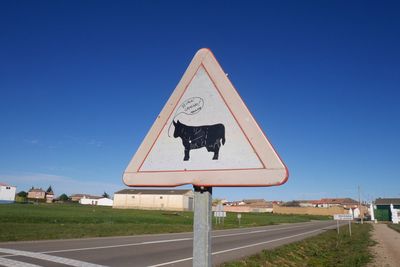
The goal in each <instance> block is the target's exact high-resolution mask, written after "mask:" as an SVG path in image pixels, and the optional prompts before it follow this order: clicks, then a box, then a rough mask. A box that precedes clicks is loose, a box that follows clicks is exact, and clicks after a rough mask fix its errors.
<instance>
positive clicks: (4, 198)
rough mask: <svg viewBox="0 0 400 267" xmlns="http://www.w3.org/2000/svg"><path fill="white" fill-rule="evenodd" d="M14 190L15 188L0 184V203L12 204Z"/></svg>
mask: <svg viewBox="0 0 400 267" xmlns="http://www.w3.org/2000/svg"><path fill="white" fill-rule="evenodd" d="M16 190H17V188H16V187H15V186H12V185H7V184H4V183H0V203H12V202H14V201H15V191H16Z"/></svg>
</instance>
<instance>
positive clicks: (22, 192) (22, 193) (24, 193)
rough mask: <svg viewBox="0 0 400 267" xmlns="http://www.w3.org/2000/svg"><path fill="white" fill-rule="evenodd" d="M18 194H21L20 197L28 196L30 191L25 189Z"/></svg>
mask: <svg viewBox="0 0 400 267" xmlns="http://www.w3.org/2000/svg"><path fill="white" fill-rule="evenodd" d="M17 196H19V197H27V196H28V193H27V192H25V191H20V192H18V194H17Z"/></svg>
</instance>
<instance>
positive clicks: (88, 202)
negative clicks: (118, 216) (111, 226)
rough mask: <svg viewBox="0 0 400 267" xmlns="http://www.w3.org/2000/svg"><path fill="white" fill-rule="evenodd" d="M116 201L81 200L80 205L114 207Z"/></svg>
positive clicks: (105, 199)
mask: <svg viewBox="0 0 400 267" xmlns="http://www.w3.org/2000/svg"><path fill="white" fill-rule="evenodd" d="M113 203H114V201H113V200H112V199H109V198H105V197H104V198H96V199H95V198H81V199H80V200H79V204H82V205H96V206H110V207H111V206H112V205H113Z"/></svg>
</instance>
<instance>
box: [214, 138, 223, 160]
mask: <svg viewBox="0 0 400 267" xmlns="http://www.w3.org/2000/svg"><path fill="white" fill-rule="evenodd" d="M220 146H221V145H220V143H219V141H218V143H216V144H215V146H214V157H213V158H212V159H213V160H217V159H218V156H219V147H220Z"/></svg>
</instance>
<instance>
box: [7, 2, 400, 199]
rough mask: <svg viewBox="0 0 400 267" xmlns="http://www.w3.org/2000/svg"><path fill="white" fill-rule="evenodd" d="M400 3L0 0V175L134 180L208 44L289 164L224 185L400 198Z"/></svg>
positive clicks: (67, 182)
mask: <svg viewBox="0 0 400 267" xmlns="http://www.w3.org/2000/svg"><path fill="white" fill-rule="evenodd" d="M399 14H400V4H399V2H398V1H383V2H377V1H190V2H189V1H11V0H9V1H1V2H0V182H5V183H8V184H12V185H16V186H17V187H18V188H17V191H20V190H28V189H29V188H30V187H31V186H35V187H43V188H44V189H47V187H48V186H49V185H52V187H53V189H54V191H55V193H56V195H60V194H62V193H67V194H72V193H92V194H102V193H103V192H104V191H106V192H107V193H109V194H112V193H114V192H115V191H117V190H120V189H123V188H124V187H125V186H124V184H123V182H122V178H121V177H122V173H123V171H124V169H125V167H126V165H127V164H128V162H129V160H130V159H131V157H132V155H133V154H134V152H135V151H136V149H137V148H138V146H139V144H140V143H141V141H142V140H143V138H144V136H145V134H146V133H147V131H148V130H149V128H150V127H151V125H152V124H153V122H154V120H155V118H156V116H157V115H158V113H159V112H160V111H161V108H162V107H163V105H164V104H165V102H166V101H167V99H168V97H169V96H170V94H171V93H172V91H173V89H174V88H175V86H176V85H177V83H178V81H179V80H180V78H181V76H182V74H183V72H184V71H185V69H186V67H187V66H188V64H189V62H190V60H191V58H192V57H193V55H194V54H195V52H196V51H197V50H198V49H200V48H202V47H208V48H210V49H211V50H212V51H213V52H214V54H215V56H216V57H217V59H218V60H219V62H220V64H221V65H222V67H223V68H224V70H225V72H227V73H228V74H229V78H230V80H231V81H232V83H233V84H234V85H235V87H236V88H237V90H238V91H239V93H240V94H241V96H242V98H243V99H244V101H245V102H246V104H247V105H248V107H249V109H250V110H251V111H252V113H253V115H254V116H255V118H256V119H257V121H258V122H259V124H260V126H261V127H262V128H263V129H264V131H265V132H266V134H267V136H268V138H269V139H270V141H271V143H272V144H273V145H274V147H275V148H276V150H277V151H278V153H279V154H280V156H281V157H282V159H283V160H284V162H285V163H286V165H287V166H288V168H289V171H290V177H289V180H288V182H287V183H286V184H284V185H283V186H280V187H266V188H262V187H261V188H215V189H214V197H219V198H227V199H229V200H239V199H243V198H264V199H267V200H271V199H274V200H289V199H317V198H321V197H353V198H357V186H358V185H360V186H361V192H362V197H363V199H365V200H371V199H372V198H376V197H400V175H399V171H398V169H399V167H400V156H399V151H400V142H399V138H400V16H399ZM244 179H245V177H244ZM189 188H190V187H189Z"/></svg>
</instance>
